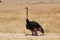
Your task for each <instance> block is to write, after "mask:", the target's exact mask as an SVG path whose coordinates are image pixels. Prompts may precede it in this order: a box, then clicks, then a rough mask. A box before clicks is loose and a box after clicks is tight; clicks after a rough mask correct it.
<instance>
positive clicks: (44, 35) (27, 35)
mask: <svg viewBox="0 0 60 40" xmlns="http://www.w3.org/2000/svg"><path fill="white" fill-rule="evenodd" d="M25 36H35V35H32V34H25ZM37 36H45V34H40V35H37Z"/></svg>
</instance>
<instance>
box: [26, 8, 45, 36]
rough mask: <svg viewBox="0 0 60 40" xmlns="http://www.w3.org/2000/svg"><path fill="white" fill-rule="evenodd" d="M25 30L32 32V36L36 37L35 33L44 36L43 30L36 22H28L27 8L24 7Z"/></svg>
mask: <svg viewBox="0 0 60 40" xmlns="http://www.w3.org/2000/svg"><path fill="white" fill-rule="evenodd" d="M26 28H27V29H28V30H30V31H31V32H32V36H33V35H34V36H37V35H38V33H37V31H40V32H41V33H42V34H44V30H43V28H42V27H41V26H40V25H39V24H38V23H37V22H35V21H29V20H28V7H26Z"/></svg>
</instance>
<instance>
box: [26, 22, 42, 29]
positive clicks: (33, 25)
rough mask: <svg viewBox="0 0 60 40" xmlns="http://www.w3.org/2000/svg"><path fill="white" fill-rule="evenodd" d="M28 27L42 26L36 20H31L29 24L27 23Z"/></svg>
mask: <svg viewBox="0 0 60 40" xmlns="http://www.w3.org/2000/svg"><path fill="white" fill-rule="evenodd" d="M26 28H27V29H34V28H41V26H40V25H39V24H38V23H37V22H35V21H29V23H28V24H26Z"/></svg>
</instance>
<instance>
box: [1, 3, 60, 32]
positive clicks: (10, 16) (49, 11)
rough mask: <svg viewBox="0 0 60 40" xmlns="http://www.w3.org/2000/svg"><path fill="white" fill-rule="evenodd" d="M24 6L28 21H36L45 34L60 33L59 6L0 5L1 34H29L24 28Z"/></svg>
mask: <svg viewBox="0 0 60 40" xmlns="http://www.w3.org/2000/svg"><path fill="white" fill-rule="evenodd" d="M26 6H28V7H29V20H33V21H37V22H38V23H39V24H40V25H41V26H42V27H43V29H44V30H45V33H60V5H59V4H37V5H35V4H34V5H31V4H30V5H28V4H27V5H26V4H23V5H18V4H17V5H16V4H14V5H13V4H10V5H9V4H3V5H2V4H0V32H1V33H30V31H28V30H27V29H26V28H25V24H26V22H25V20H26V10H25V7H26Z"/></svg>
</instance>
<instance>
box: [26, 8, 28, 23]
mask: <svg viewBox="0 0 60 40" xmlns="http://www.w3.org/2000/svg"><path fill="white" fill-rule="evenodd" d="M26 23H29V20H28V7H26Z"/></svg>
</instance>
